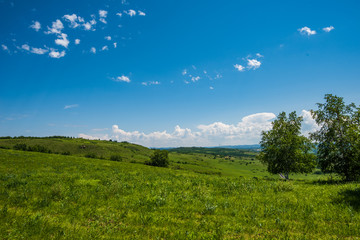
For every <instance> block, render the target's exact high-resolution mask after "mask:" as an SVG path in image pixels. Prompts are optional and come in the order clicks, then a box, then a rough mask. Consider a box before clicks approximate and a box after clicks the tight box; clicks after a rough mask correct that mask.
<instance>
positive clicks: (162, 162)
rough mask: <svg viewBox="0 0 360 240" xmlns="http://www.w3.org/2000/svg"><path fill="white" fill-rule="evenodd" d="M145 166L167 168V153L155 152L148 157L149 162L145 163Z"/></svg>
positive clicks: (164, 151)
mask: <svg viewBox="0 0 360 240" xmlns="http://www.w3.org/2000/svg"><path fill="white" fill-rule="evenodd" d="M145 164H146V165H150V166H156V167H167V166H169V152H168V151H166V150H155V151H154V153H153V154H152V155H151V156H150V160H149V161H146V162H145Z"/></svg>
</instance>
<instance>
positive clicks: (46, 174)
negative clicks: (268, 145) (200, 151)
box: [0, 149, 360, 239]
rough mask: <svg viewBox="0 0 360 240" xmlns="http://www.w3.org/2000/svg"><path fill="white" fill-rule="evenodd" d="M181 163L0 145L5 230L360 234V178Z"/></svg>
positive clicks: (24, 234)
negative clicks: (337, 179)
mask: <svg viewBox="0 0 360 240" xmlns="http://www.w3.org/2000/svg"><path fill="white" fill-rule="evenodd" d="M173 157H178V159H181V158H184V159H185V160H186V159H187V158H186V156H183V155H176V156H173ZM193 157H195V158H192V159H193V160H191V161H194V163H196V162H204V161H205V160H204V161H201V159H200V156H198V155H195V156H193ZM196 157H197V158H198V159H196ZM184 159H183V160H184ZM213 160H214V162H213V163H211V162H210V163H208V164H209V165H210V167H215V169H214V171H215V170H216V166H219V165H217V164H220V163H219V162H215V160H217V159H213ZM179 161H180V160H179ZM189 161H190V160H189ZM204 164H205V163H204ZM179 165H180V164H179ZM182 165H184V166H188V165H191V164H181V166H182ZM220 165H221V164H220ZM175 166H176V165H173V166H172V168H158V167H151V166H145V165H143V164H132V163H127V162H115V161H108V160H99V159H89V158H84V157H77V156H64V155H56V154H45V153H35V152H24V151H15V150H4V149H0V239H359V238H360V212H359V211H360V188H359V184H356V183H346V184H342V183H331V182H324V181H310V180H301V181H300V180H293V181H289V182H283V181H281V180H273V179H269V180H266V179H262V178H261V177H259V178H258V179H254V178H252V177H234V176H225V175H221V176H218V175H213V174H212V175H206V174H198V173H195V172H193V171H186V170H184V169H183V170H175V169H173V168H174V167H175ZM194 167H198V169H199V170H204V171H205V170H206V169H212V168H210V167H209V168H202V167H201V165H194Z"/></svg>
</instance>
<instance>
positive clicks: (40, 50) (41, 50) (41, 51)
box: [31, 47, 49, 55]
mask: <svg viewBox="0 0 360 240" xmlns="http://www.w3.org/2000/svg"><path fill="white" fill-rule="evenodd" d="M47 52H49V50H48V49H44V48H34V47H32V48H31V53H35V54H38V55H43V54H45V53H47Z"/></svg>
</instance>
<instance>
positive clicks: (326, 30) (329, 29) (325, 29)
mask: <svg viewBox="0 0 360 240" xmlns="http://www.w3.org/2000/svg"><path fill="white" fill-rule="evenodd" d="M334 29H335V28H334V27H333V26H330V27H325V28H323V31H324V32H331V31H332V30H334Z"/></svg>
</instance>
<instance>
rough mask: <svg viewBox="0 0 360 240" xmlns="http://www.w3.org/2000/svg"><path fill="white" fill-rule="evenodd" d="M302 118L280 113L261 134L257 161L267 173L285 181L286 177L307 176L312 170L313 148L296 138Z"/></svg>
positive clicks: (305, 139) (308, 141)
mask: <svg viewBox="0 0 360 240" xmlns="http://www.w3.org/2000/svg"><path fill="white" fill-rule="evenodd" d="M301 122H302V117H298V116H297V115H296V112H292V113H290V114H289V117H287V116H286V113H285V112H282V113H280V114H279V115H278V116H277V119H275V120H274V121H273V122H272V129H271V130H270V131H267V132H264V131H263V132H262V138H261V142H260V145H261V152H260V154H259V157H258V158H259V159H260V161H261V162H262V163H264V164H265V165H266V166H267V170H268V172H270V173H272V174H280V175H281V176H283V177H284V178H285V179H289V174H290V173H310V172H311V171H312V170H313V169H314V168H315V165H316V164H315V155H314V154H313V153H312V150H313V148H314V145H313V144H312V143H311V141H310V140H309V139H308V138H306V137H304V136H302V135H300V134H301V131H300V130H301Z"/></svg>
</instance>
